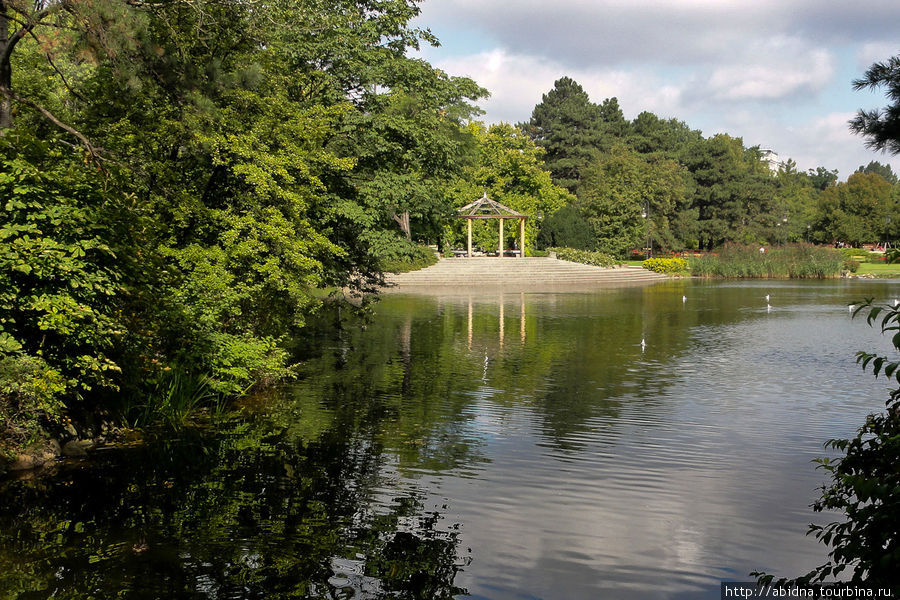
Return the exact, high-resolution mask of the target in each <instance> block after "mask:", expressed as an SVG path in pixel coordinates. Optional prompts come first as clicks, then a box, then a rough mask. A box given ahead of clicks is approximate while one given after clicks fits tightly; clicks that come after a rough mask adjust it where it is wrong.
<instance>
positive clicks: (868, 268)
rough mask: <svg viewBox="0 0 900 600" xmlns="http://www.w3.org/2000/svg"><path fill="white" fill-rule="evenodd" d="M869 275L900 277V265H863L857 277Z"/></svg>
mask: <svg viewBox="0 0 900 600" xmlns="http://www.w3.org/2000/svg"><path fill="white" fill-rule="evenodd" d="M869 273H871V274H872V275H874V276H876V277H900V264H893V265H885V264H880V263H861V264H860V265H859V269H857V270H856V274H857V275H867V274H869Z"/></svg>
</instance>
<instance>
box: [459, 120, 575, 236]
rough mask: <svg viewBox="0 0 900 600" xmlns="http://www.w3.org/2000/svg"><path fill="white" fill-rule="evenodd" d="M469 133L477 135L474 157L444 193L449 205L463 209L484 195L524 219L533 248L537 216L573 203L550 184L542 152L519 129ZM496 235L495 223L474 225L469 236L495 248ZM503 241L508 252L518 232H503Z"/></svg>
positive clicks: (478, 128)
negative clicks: (526, 218)
mask: <svg viewBox="0 0 900 600" xmlns="http://www.w3.org/2000/svg"><path fill="white" fill-rule="evenodd" d="M468 131H469V132H471V134H472V135H474V136H475V139H476V142H477V152H476V155H475V156H476V157H477V158H476V162H475V164H474V165H473V166H471V167H469V168H468V169H466V170H465V171H464V172H463V174H462V176H461V177H460V178H459V179H458V180H457V181H456V183H455V185H454V186H452V187H451V188H449V190H448V192H447V194H448V196H449V198H450V199H451V201H452V203H453V205H454V206H456V207H461V206H465V205H466V204H469V203H470V202H473V201H474V200H476V199H477V198H479V197H481V195H482V194H484V193H487V195H488V196H489V197H490V198H491V199H493V200H496V201H497V202H500V203H501V204H504V205H505V206H508V207H509V208H511V209H513V210H515V211H517V212H520V213H523V214H525V215H527V216H528V220H527V221H526V233H525V237H526V245H531V244H533V243H534V242H535V240H536V238H537V234H538V228H539V218H538V217H539V216H545V217H549V216H550V215H552V214H553V213H555V212H556V211H557V210H559V209H560V208H562V207H563V206H566V205H567V204H569V203H571V202H573V201H574V199H575V198H574V197H573V196H572V195H571V194H569V193H568V192H567V191H566V190H565V189H564V188H562V187H560V186H559V185H557V184H555V183H554V181H553V179H552V178H551V176H550V173H549V172H548V171H547V170H546V167H545V165H544V162H543V160H542V158H543V156H544V151H543V150H542V149H541V148H540V147H539V146H537V145H536V144H535V143H534V142H533V141H532V140H531V139H530V138H529V137H528V136H526V135H525V134H524V133H523V132H522V130H521V129H518V128H517V127H514V126H512V125H510V124H508V123H499V124H497V125H491V126H490V127H487V128H486V127H485V126H484V125H482V124H480V123H472V124H471V125H470V126H469V127H468ZM455 221H459V220H458V219H456V220H455ZM498 230H499V228H498V227H497V226H496V222H495V221H493V220H490V221H482V222H476V223H474V229H473V235H474V237H475V240H476V242H477V244H478V245H480V246H481V247H482V248H495V247H496V246H497V242H498V239H497V236H498V233H499V231H498ZM453 235H454V238H455V240H456V241H457V242H458V243H461V241H462V240H463V239H464V237H463V232H462V224H461V223H458V222H457V223H456V224H455V229H454V234H453ZM504 237H506V238H507V239H506V247H510V245H511V244H512V243H513V242H517V239H518V229H517V228H516V227H507V228H505V230H504Z"/></svg>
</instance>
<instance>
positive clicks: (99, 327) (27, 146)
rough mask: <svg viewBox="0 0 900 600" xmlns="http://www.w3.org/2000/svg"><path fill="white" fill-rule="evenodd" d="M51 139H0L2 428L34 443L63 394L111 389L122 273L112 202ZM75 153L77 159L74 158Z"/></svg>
mask: <svg viewBox="0 0 900 600" xmlns="http://www.w3.org/2000/svg"><path fill="white" fill-rule="evenodd" d="M51 147H52V146H51V142H50V141H48V142H39V141H37V140H34V139H32V138H30V137H27V136H13V135H8V136H5V137H0V198H3V201H2V202H0V223H2V225H0V365H2V367H0V417H2V420H3V423H2V429H3V431H2V432H0V435H2V436H3V437H4V438H6V439H7V441H8V442H10V443H11V445H15V444H16V443H19V444H22V443H27V442H30V441H35V440H36V439H37V438H38V437H40V435H39V434H40V432H41V430H42V428H45V427H48V426H51V425H52V424H53V423H57V422H59V420H60V419H61V417H62V415H63V409H64V407H63V404H62V399H63V398H68V399H69V400H73V401H75V400H78V399H81V398H83V397H84V396H85V395H86V394H87V393H89V392H91V391H94V392H98V391H100V390H103V389H106V390H115V389H117V388H118V386H119V373H120V370H121V369H120V366H119V364H118V363H117V359H116V357H115V354H116V346H117V340H120V339H121V337H122V334H123V331H122V327H123V325H122V322H121V319H120V318H119V315H118V312H117V306H116V297H117V295H118V294H119V293H120V291H121V287H120V286H121V284H120V280H121V278H122V272H121V269H120V267H119V265H118V264H117V263H118V261H120V260H121V259H122V258H123V257H118V256H116V254H115V253H114V251H113V250H112V249H111V247H110V245H111V240H110V237H109V235H108V232H107V231H105V230H104V225H105V224H106V223H108V219H110V218H112V217H113V215H114V214H115V212H116V210H117V205H116V201H115V198H113V197H111V196H110V195H108V194H106V193H104V190H103V187H102V184H101V182H100V181H99V180H98V179H97V178H96V176H95V175H92V174H91V173H90V172H88V171H86V170H84V169H83V168H81V167H80V165H79V164H78V161H77V158H76V157H77V153H73V152H70V151H67V150H65V149H64V150H55V151H53V150H51V149H50V148H51ZM73 155H74V156H73Z"/></svg>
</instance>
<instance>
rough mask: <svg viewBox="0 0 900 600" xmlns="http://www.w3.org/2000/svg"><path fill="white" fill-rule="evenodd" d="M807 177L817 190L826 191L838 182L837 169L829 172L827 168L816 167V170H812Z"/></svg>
mask: <svg viewBox="0 0 900 600" xmlns="http://www.w3.org/2000/svg"><path fill="white" fill-rule="evenodd" d="M806 176H807V177H808V178H809V181H810V183H811V184H812V186H813V187H814V188H816V189H817V190H824V189H826V188H828V187H830V186H832V185H834V184H836V183H837V180H838V172H837V169H834V170H833V171H829V170H828V169H826V168H825V167H816V169H815V170H813V169H810V170H809V171H807V175H806Z"/></svg>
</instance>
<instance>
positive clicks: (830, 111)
mask: <svg viewBox="0 0 900 600" xmlns="http://www.w3.org/2000/svg"><path fill="white" fill-rule="evenodd" d="M421 8H422V14H421V16H420V17H419V18H418V19H417V22H416V24H417V25H418V26H421V27H428V28H429V29H431V30H432V32H434V33H435V34H436V35H437V36H438V38H439V39H440V40H441V46H440V47H438V48H424V49H423V51H422V53H421V54H422V56H423V57H424V58H426V59H428V60H429V61H430V62H431V63H432V64H434V65H435V66H437V67H440V68H442V69H444V70H445V71H447V72H448V73H451V74H453V75H467V76H470V77H472V78H473V79H475V80H476V81H477V82H478V83H480V84H481V85H482V86H484V87H486V88H487V89H488V90H490V91H491V98H490V99H488V100H486V101H483V102H482V104H481V106H482V108H483V109H484V110H485V111H486V114H485V115H484V119H485V120H486V121H488V122H497V121H508V122H513V123H515V122H519V121H525V120H527V119H528V118H529V117H530V116H531V110H532V109H533V108H534V105H535V104H537V103H538V102H540V100H541V96H542V94H544V93H546V92H547V91H548V90H550V89H551V88H552V86H553V82H554V81H555V80H556V79H558V78H559V77H562V76H563V75H568V76H569V77H572V78H573V79H575V80H576V81H578V82H579V83H580V84H581V85H582V86H583V87H584V88H585V90H586V91H587V92H588V94H590V96H591V99H592V100H593V101H594V102H600V101H602V100H603V99H605V98H608V97H612V96H615V97H617V98H618V99H619V105H620V106H621V107H622V110H623V111H624V113H625V116H626V118H629V119H631V118H634V117H635V116H637V115H638V114H639V113H640V112H641V111H644V110H648V111H650V112H653V113H655V114H657V115H659V116H660V117H664V118H668V117H675V118H678V119H680V120H682V121H685V122H686V123H687V124H688V125H690V126H691V127H693V128H695V129H700V130H701V131H703V134H704V135H706V136H710V135H713V134H715V133H720V132H721V133H728V134H731V135H734V136H739V137H742V138H743V139H744V143H745V145H748V146H751V145H759V146H761V147H763V148H770V149H772V150H774V151H776V152H777V153H778V154H779V156H780V157H781V158H782V159H786V158H792V159H794V160H795V161H796V162H797V163H798V167H799V168H800V169H804V170H805V169H810V168H815V167H817V166H824V167H827V168H829V169H837V170H838V172H839V175H840V178H841V180H846V178H847V176H849V175H850V174H851V173H853V171H855V170H856V168H857V167H858V166H860V165H863V164H867V163H868V162H869V161H871V160H878V161H880V162H882V163H888V164H890V165H891V166H892V168H893V169H894V171H895V172H900V159H898V158H896V157H892V156H889V155H884V154H881V153H876V152H872V151H870V150H867V149H866V148H865V146H864V144H863V139H862V138H859V137H857V136H854V135H852V134H851V133H850V132H849V130H848V128H847V121H848V120H849V119H850V118H851V117H852V116H853V115H854V114H855V112H856V111H857V110H858V109H860V108H877V107H881V106H884V105H885V104H886V102H887V101H886V99H885V98H884V96H883V94H881V93H870V92H868V91H863V92H854V91H853V90H852V87H851V81H852V80H853V79H854V78H858V77H861V76H862V74H863V72H864V71H865V69H866V68H867V67H868V66H869V65H871V64H872V62H874V61H876V60H885V59H887V58H889V57H890V56H892V55H894V54H900V2H898V1H897V0H860V1H857V2H852V3H851V2H845V1H841V2H836V1H832V0H824V1H823V0H755V1H753V2H748V1H747V0H594V1H591V0H555V1H552V2H550V1H547V0H540V1H539V0H506V1H503V0H426V1H425V2H423V3H422V5H421Z"/></svg>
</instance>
